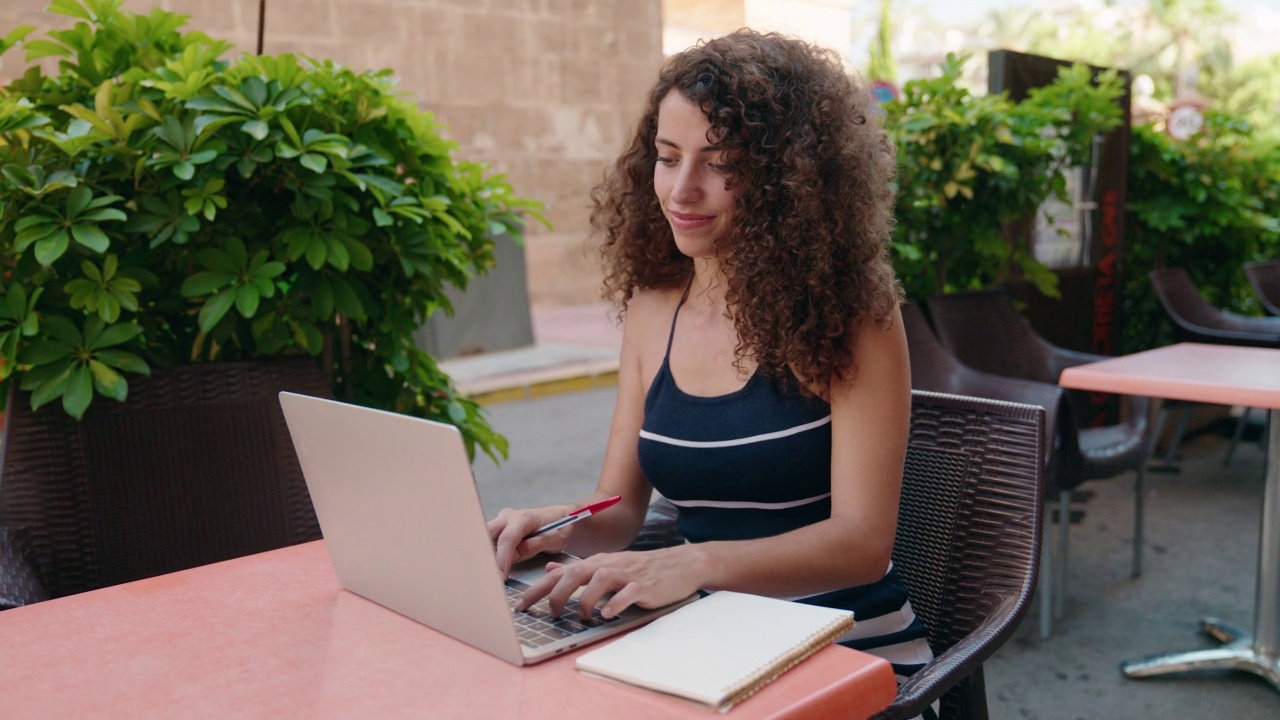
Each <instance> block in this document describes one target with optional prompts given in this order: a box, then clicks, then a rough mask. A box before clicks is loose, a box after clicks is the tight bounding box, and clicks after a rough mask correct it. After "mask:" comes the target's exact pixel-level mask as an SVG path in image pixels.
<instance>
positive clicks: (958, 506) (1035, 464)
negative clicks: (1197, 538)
mask: <svg viewBox="0 0 1280 720" xmlns="http://www.w3.org/2000/svg"><path fill="white" fill-rule="evenodd" d="M911 400H912V402H911V406H912V408H911V437H910V442H909V443H908V447H907V457H906V466H905V471H904V474H903V478H902V501H901V504H900V506H899V514H898V536H897V538H896V541H895V543H894V549H893V562H894V565H896V566H897V567H898V569H899V572H901V573H902V576H903V579H904V580H905V581H906V583H907V586H908V588H909V592H910V595H911V607H912V608H913V609H914V610H915V612H916V614H917V615H919V616H920V617H921V618H922V619H923V620H924V622H925V623H926V625H927V626H928V628H929V644H930V646H932V648H933V651H934V653H935V654H936V657H934V659H933V661H932V662H930V663H929V664H928V665H926V666H925V667H924V669H922V670H921V671H920V672H918V673H916V674H915V675H913V676H912V677H911V678H910V679H908V680H907V681H906V682H905V683H904V684H903V685H902V686H901V687H900V688H899V690H898V696H897V698H896V699H895V700H894V702H893V704H892V705H890V706H889V707H888V708H886V709H885V710H884V711H883V712H881V713H880V714H879V715H878V716H877V718H878V720H897V719H900V718H910V717H915V716H916V715H919V714H920V713H921V712H922V711H923V710H924V708H926V707H928V706H930V705H931V704H932V703H934V702H935V701H937V700H939V699H941V701H942V702H941V705H942V717H943V718H944V719H951V720H955V719H959V718H965V719H971V720H983V719H985V718H986V717H987V698H986V689H985V686H984V684H983V678H982V663H983V662H984V661H985V660H986V659H987V658H989V657H991V655H992V654H993V653H995V651H996V650H997V649H999V647H1000V646H1001V645H1002V644H1003V643H1004V642H1005V640H1007V639H1008V638H1009V636H1010V635H1011V634H1012V633H1013V631H1014V630H1015V629H1016V628H1017V626H1018V623H1019V622H1020V621H1021V620H1022V618H1023V616H1024V615H1025V614H1026V612H1027V608H1028V606H1029V605H1030V603H1031V597H1032V594H1033V592H1034V590H1035V586H1036V575H1037V571H1038V568H1039V549H1040V537H1041V530H1042V527H1043V525H1042V523H1041V517H1042V515H1041V512H1040V508H1041V505H1042V498H1043V494H1042V492H1043V491H1042V485H1043V473H1044V463H1043V462H1042V460H1041V458H1042V457H1043V456H1044V452H1045V450H1044V445H1045V434H1044V418H1045V414H1044V410H1043V409H1042V408H1039V407H1033V406H1031V405H1021V404H1015V403H1006V402H998V401H994V400H984V399H978V398H969V397H959V396H955V395H943V394H940V393H931V392H923V391H919V390H914V391H912V393H911ZM675 516H676V512H675V507H674V506H673V505H671V504H670V503H669V502H668V501H666V500H664V499H659V500H657V501H656V502H655V503H654V504H653V505H652V506H651V507H650V510H649V514H648V516H647V517H646V520H645V528H644V530H643V531H642V532H641V539H640V541H638V543H637V545H635V546H633V549H653V548H657V547H666V546H668V545H673V544H678V543H680V542H683V539H682V538H681V536H680V533H679V531H678V530H677V529H676V527H675Z"/></svg>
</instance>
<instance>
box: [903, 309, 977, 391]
mask: <svg viewBox="0 0 1280 720" xmlns="http://www.w3.org/2000/svg"><path fill="white" fill-rule="evenodd" d="M902 326H903V330H904V331H905V332H906V334H907V352H908V353H909V354H910V359H911V387H912V388H914V389H917V390H931V391H933V392H942V393H956V394H959V395H965V394H971V393H965V392H963V391H962V390H960V389H959V385H960V383H961V378H962V376H963V375H964V374H965V370H966V368H965V367H964V366H963V365H961V364H960V361H959V360H957V359H956V357H955V356H954V355H952V354H951V353H950V352H949V351H948V350H947V349H946V348H944V347H943V346H942V343H940V342H938V336H937V335H934V334H933V328H931V327H930V326H929V321H928V320H925V318H924V312H923V311H922V310H921V309H920V307H919V306H918V305H916V304H915V303H906V304H904V305H903V306H902Z"/></svg>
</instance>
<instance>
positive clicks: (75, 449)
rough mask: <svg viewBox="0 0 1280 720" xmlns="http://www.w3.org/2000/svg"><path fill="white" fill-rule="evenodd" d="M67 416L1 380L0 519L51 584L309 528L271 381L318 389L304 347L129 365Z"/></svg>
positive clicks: (218, 553)
mask: <svg viewBox="0 0 1280 720" xmlns="http://www.w3.org/2000/svg"><path fill="white" fill-rule="evenodd" d="M129 386H130V387H129V390H130V392H129V399H128V402H125V403H116V402H114V401H110V400H105V399H99V400H97V401H95V402H94V404H93V405H92V407H90V408H89V412H88V413H86V414H85V416H84V419H83V420H82V421H80V422H76V421H75V420H73V419H71V418H70V417H69V416H68V415H67V414H66V413H65V412H64V411H63V410H62V408H60V407H56V406H54V405H50V406H45V407H42V408H41V409H40V410H39V411H38V412H32V411H31V407H30V397H29V396H28V395H27V394H26V393H20V392H11V394H10V397H9V400H8V412H7V418H6V423H5V428H4V437H3V441H2V442H0V526H4V527H7V528H8V529H9V531H10V532H17V533H20V534H22V535H23V537H24V540H25V542H26V544H27V546H28V548H29V553H28V554H29V555H30V556H31V557H30V559H29V561H30V563H31V564H32V566H33V567H34V570H35V573H36V575H37V577H38V578H39V580H40V582H41V583H42V584H43V585H44V587H45V589H47V590H48V592H49V594H50V595H52V596H53V597H59V596H62V595H69V594H72V593H77V592H82V591H85V590H92V589H95V588H98V587H103V586H106V585H113V584H116V583H121V582H127V581H130V580H136V579H139V578H143V577H149V576H153V575H159V574H162V573H168V572H172V571H175V570H181V569H184V568H188V567H194V566H196V565H202V564H207V563H211V562H216V561H219V560H226V559H228V558H232V557H237V556H240V555H247V554H250V553H255V552H261V551H265V550H270V549H273V548H277V547H283V546H285V545H291V544H295V543H299V542H304V541H307V540H314V539H318V538H319V537H320V530H319V526H318V525H317V524H316V520H315V515H314V512H313V510H312V507H311V500H310V496H309V495H308V494H307V490H306V485H305V483H304V481H303V478H302V472H301V469H300V468H299V466H298V461H297V458H296V456H295V455H294V451H293V445H292V443H291V442H290V440H289V435H288V430H287V428H286V426H285V424H284V417H283V415H282V413H281V411H280V407H279V401H278V400H277V397H276V396H277V393H278V392H279V391H281V390H291V391H294V392H300V393H307V394H311V395H321V396H329V395H330V393H331V391H330V388H329V384H328V381H327V379H326V378H325V375H324V373H323V372H322V371H321V369H320V366H319V364H318V363H317V362H315V360H313V359H311V358H294V359H281V360H265V361H249V362H219V363H208V364H203V365H192V366H184V367H180V368H178V369H176V370H172V371H157V372H156V373H155V374H154V375H153V376H152V377H150V378H131V379H130V382H129Z"/></svg>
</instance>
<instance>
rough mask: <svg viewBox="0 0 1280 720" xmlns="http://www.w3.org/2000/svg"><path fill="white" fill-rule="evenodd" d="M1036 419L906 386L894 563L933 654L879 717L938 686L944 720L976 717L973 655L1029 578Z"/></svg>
mask: <svg viewBox="0 0 1280 720" xmlns="http://www.w3.org/2000/svg"><path fill="white" fill-rule="evenodd" d="M1044 421H1045V418H1044V410H1043V409H1042V408H1040V407H1035V406H1031V405H1023V404H1016V403H1006V402H998V401H993V400H985V399H979V398H972V397H961V396H955V395H943V394H938V393H931V392H924V391H919V390H915V391H912V413H911V436H910V440H909V443H908V449H907V457H906V469H905V473H904V475H903V481H902V500H901V504H900V509H899V512H898V534H897V538H896V539H895V542H894V550H893V561H894V565H895V566H896V567H897V568H898V569H899V571H900V572H901V573H902V576H903V579H904V580H905V581H906V583H907V586H908V588H909V591H910V596H911V606H912V608H913V609H914V610H915V612H916V614H917V615H919V616H920V617H921V618H922V619H923V620H924V622H925V623H926V625H927V626H928V627H929V642H930V645H931V646H932V647H933V649H934V652H935V654H936V655H937V657H936V658H935V660H934V661H933V663H931V664H930V665H929V666H927V667H926V668H925V669H924V670H922V671H920V672H919V673H917V674H916V675H915V676H913V677H911V678H910V679H909V680H908V681H907V682H906V683H905V684H904V685H903V686H902V687H901V688H900V690H899V694H898V698H897V700H895V702H894V705H893V706H892V707H891V708H890V710H889V711H887V712H886V713H885V714H884V715H883V717H886V718H887V717H912V716H914V715H916V714H917V713H919V712H920V711H921V710H922V709H923V707H924V706H925V705H927V704H928V701H929V700H930V699H931V698H932V697H937V691H938V689H939V688H950V689H948V690H947V691H946V693H945V694H944V695H943V696H942V701H943V708H942V709H943V712H942V717H944V718H945V717H967V716H969V711H970V710H976V709H977V707H978V706H979V705H980V706H981V708H982V711H983V712H985V691H984V689H983V687H982V675H981V665H982V662H983V661H984V660H985V659H986V658H988V657H990V656H991V654H992V653H994V652H995V651H996V650H997V649H998V648H999V647H1000V645H1001V644H1002V643H1003V642H1004V641H1005V640H1006V639H1007V638H1008V637H1009V635H1010V634H1012V633H1013V631H1014V630H1015V629H1016V628H1017V625H1018V623H1019V621H1020V620H1021V619H1022V617H1023V615H1025V613H1026V611H1027V608H1028V606H1029V604H1030V602H1031V596H1032V593H1033V591H1034V588H1035V585H1036V579H1037V573H1038V569H1039V557H1040V538H1041V533H1042V520H1041V518H1042V513H1041V500H1042V498H1043V491H1044V488H1043V479H1044V464H1043V462H1042V458H1043V456H1044V444H1045V433H1044ZM978 714H982V713H978Z"/></svg>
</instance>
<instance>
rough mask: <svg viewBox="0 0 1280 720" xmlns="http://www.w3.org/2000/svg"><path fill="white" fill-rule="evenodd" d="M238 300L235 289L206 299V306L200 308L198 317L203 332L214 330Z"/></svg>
mask: <svg viewBox="0 0 1280 720" xmlns="http://www.w3.org/2000/svg"><path fill="white" fill-rule="evenodd" d="M235 300H236V291H235V290H234V289H227V290H223V291H222V292H220V293H218V294H217V295H214V296H213V297H211V298H209V299H208V300H206V301H205V303H204V307H202V308H200V315H199V317H198V318H197V320H198V322H199V324H200V331H201V332H206V333H207V332H210V331H212V330H213V328H214V326H216V325H217V324H218V323H219V322H220V321H221V320H222V318H223V317H225V316H226V314H227V311H228V310H230V309H231V305H232V304H233V303H234V302H235Z"/></svg>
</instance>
